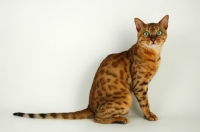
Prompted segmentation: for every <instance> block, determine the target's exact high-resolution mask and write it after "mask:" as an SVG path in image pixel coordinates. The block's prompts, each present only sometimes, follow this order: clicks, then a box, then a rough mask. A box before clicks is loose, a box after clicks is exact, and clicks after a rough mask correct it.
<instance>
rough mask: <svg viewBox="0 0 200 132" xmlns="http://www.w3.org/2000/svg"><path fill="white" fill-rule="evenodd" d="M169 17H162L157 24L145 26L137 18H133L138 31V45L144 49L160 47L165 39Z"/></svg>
mask: <svg viewBox="0 0 200 132" xmlns="http://www.w3.org/2000/svg"><path fill="white" fill-rule="evenodd" d="M168 20H169V16H168V15H166V16H164V17H163V18H162V19H161V20H160V21H159V22H158V23H148V24H145V23H144V22H143V21H141V20H140V19H139V18H135V25H136V29H137V31H138V44H139V45H140V46H142V47H145V48H151V49H154V48H157V47H161V46H162V45H163V43H164V42H165V40H166V38H167V28H168Z"/></svg>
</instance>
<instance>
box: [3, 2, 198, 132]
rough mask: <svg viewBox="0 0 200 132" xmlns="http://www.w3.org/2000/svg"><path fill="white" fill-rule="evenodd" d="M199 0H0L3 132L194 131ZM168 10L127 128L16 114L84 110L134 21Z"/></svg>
mask: <svg viewBox="0 0 200 132" xmlns="http://www.w3.org/2000/svg"><path fill="white" fill-rule="evenodd" d="M199 6H200V2H199V1H198V0H196V1H195V0H193V1H191V0H176V1H175V0H171V1H168V0H165V1H164V0H151V1H150V0H146V1H145V0H0V131H1V132H69V131H72V132H75V131H77V132H80V131H85V132H86V131H93V132H100V131H115V132H118V131H119V132H121V131H126V132H131V131H137V132H155V131H157V132H158V131H159V132H168V131H170V132H199V130H200V113H199V112H200V88H199V82H200V81H199V79H200V77H199V75H200V59H199V57H200V46H199V45H200V41H199V38H200V25H199V23H200V15H199V13H200V8H199ZM166 14H169V16H170V18H169V29H168V39H167V41H166V43H165V45H164V47H163V51H162V63H161V66H160V69H159V71H158V73H157V75H156V76H155V78H154V79H153V80H152V82H151V84H150V87H149V98H150V104H151V110H152V111H153V112H154V113H156V114H157V116H158V117H159V120H158V121H156V122H150V121H147V120H145V119H144V118H143V115H142V113H141V110H140V108H139V106H138V103H137V102H136V100H135V99H134V104H133V108H132V109H131V110H130V113H129V115H128V116H127V117H128V119H129V123H128V124H126V125H120V124H110V125H100V124H95V123H93V121H92V120H91V119H86V120H76V121H72V120H39V119H38V120H37V119H36V120H34V119H25V118H18V117H14V116H12V113H13V112H32V113H34V112H36V113H38V112H70V111H76V110H81V109H83V108H86V107H87V104H88V95H89V90H90V86H91V84H92V80H93V77H94V74H95V72H96V69H97V68H98V66H99V64H100V62H101V61H102V60H103V59H104V58H105V57H106V56H107V55H108V54H111V53H117V52H121V51H124V50H127V49H128V48H130V47H131V46H132V45H133V44H134V43H135V42H136V40H137V38H136V34H137V32H136V30H135V25H134V21H133V20H134V18H135V17H139V18H140V19H141V20H143V21H144V22H145V23H149V22H158V21H159V20H160V19H161V18H162V17H163V16H164V15H166Z"/></svg>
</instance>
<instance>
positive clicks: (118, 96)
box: [14, 15, 169, 124]
mask: <svg viewBox="0 0 200 132" xmlns="http://www.w3.org/2000/svg"><path fill="white" fill-rule="evenodd" d="M168 19H169V16H168V15H166V16H164V17H163V18H162V19H161V20H160V21H159V22H158V23H149V24H145V23H144V22H143V21H141V20H140V19H138V18H135V19H134V20H135V25H136V29H137V31H138V34H137V37H138V40H137V42H136V44H135V45H133V46H132V47H131V48H130V49H129V50H127V51H124V52H121V53H117V54H111V55H109V56H107V57H106V58H105V59H104V60H103V62H102V63H101V64H100V66H99V68H98V70H97V72H96V75H95V77H94V81H93V84H92V87H91V90H90V97H89V105H88V107H87V108H86V109H84V110H81V111H77V112H70V113H45V114H42V113H40V114H30V113H20V112H18V113H14V115H15V116H20V117H28V118H41V119H47V118H48V119H85V118H93V119H94V122H96V123H102V124H108V123H122V124H126V123H127V122H128V120H127V118H126V117H124V116H123V115H126V114H128V112H129V109H130V107H131V105H132V94H131V92H133V93H134V95H135V96H136V98H137V100H138V103H139V104H140V107H141V109H142V112H143V114H144V117H145V118H146V119H148V120H150V121H156V120H158V118H157V116H156V115H155V114H154V113H152V112H151V110H150V105H149V101H148V95H147V91H148V84H149V82H150V81H151V79H152V78H153V76H154V75H155V74H156V72H157V70H158V68H159V65H160V60H161V58H160V53H161V49H162V46H163V43H164V42H165V40H166V38H167V31H166V30H167V28H168Z"/></svg>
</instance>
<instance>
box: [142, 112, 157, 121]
mask: <svg viewBox="0 0 200 132" xmlns="http://www.w3.org/2000/svg"><path fill="white" fill-rule="evenodd" d="M144 117H145V118H146V119H147V120H149V121H157V120H158V117H157V116H156V115H155V114H154V113H152V112H150V113H148V114H146V115H145V116H144Z"/></svg>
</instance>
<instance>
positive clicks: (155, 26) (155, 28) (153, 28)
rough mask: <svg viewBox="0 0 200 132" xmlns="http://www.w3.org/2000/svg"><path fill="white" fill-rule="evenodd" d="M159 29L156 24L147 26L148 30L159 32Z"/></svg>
mask: <svg viewBox="0 0 200 132" xmlns="http://www.w3.org/2000/svg"><path fill="white" fill-rule="evenodd" d="M158 29H159V27H158V25H157V24H156V23H149V24H147V30H149V31H152V30H158Z"/></svg>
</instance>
